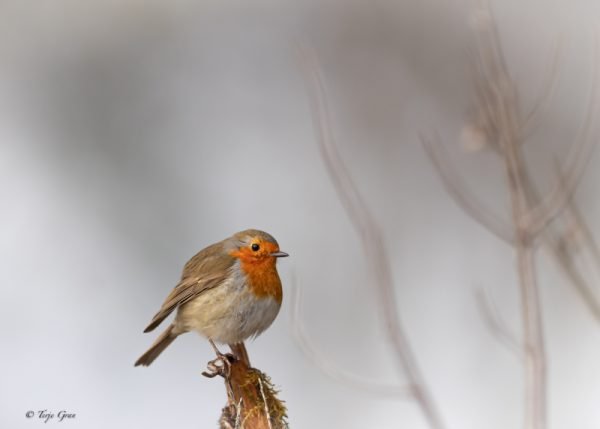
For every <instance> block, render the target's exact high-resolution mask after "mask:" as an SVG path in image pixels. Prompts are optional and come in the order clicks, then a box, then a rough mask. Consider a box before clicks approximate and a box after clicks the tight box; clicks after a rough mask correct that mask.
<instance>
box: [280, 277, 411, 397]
mask: <svg viewBox="0 0 600 429" xmlns="http://www.w3.org/2000/svg"><path fill="white" fill-rule="evenodd" d="M292 287H293V292H292V298H291V300H292V304H291V305H292V311H291V313H290V317H291V322H290V324H291V326H292V335H293V336H294V340H295V341H296V343H297V344H298V346H299V347H300V350H302V352H303V353H304V355H305V356H306V357H307V358H308V359H309V360H310V361H311V362H312V364H313V365H314V366H315V367H317V368H319V369H320V370H321V371H322V372H323V373H324V374H325V375H327V376H328V377H330V378H331V379H333V380H335V381H337V382H339V383H341V384H345V385H348V386H351V387H354V388H356V389H360V390H363V391H366V392H369V393H373V394H375V395H382V396H388V397H398V398H402V399H412V396H411V391H410V389H409V388H408V387H402V386H398V385H392V384H382V383H376V382H374V381H372V380H368V379H365V378H362V377H359V376H357V375H355V374H353V373H351V372H349V371H345V370H344V369H342V368H341V367H340V366H339V364H337V363H335V362H334V361H332V360H331V359H329V358H327V357H326V356H325V355H324V354H322V353H320V352H319V351H318V349H317V348H316V347H314V346H313V344H312V342H311V341H310V336H309V335H308V334H307V332H306V329H305V327H304V325H303V324H302V320H303V319H302V316H301V305H302V304H301V303H302V297H301V291H300V289H299V288H298V287H296V285H295V281H294V280H292Z"/></svg>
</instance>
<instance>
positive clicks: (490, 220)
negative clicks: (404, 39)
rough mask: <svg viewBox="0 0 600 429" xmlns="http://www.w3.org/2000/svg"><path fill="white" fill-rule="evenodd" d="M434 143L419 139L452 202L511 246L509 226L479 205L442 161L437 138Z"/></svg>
mask: <svg viewBox="0 0 600 429" xmlns="http://www.w3.org/2000/svg"><path fill="white" fill-rule="evenodd" d="M434 141H436V142H437V143H435V145H434V143H433V142H432V141H430V140H428V139H426V138H424V137H421V142H422V144H423V147H424V148H425V150H426V152H427V155H429V159H430V160H431V161H432V163H433V165H434V167H435V169H436V171H437V173H438V174H439V176H440V178H441V179H442V183H443V185H444V187H445V188H446V191H447V192H448V193H449V194H450V196H451V197H452V199H453V200H454V202H455V203H456V204H457V205H458V206H459V207H460V208H462V209H463V210H464V211H465V213H467V214H468V215H469V216H470V217H471V218H472V219H473V220H475V221H476V222H477V223H479V224H480V225H481V226H483V227H484V228H485V229H487V230H488V231H490V232H491V233H492V234H494V235H495V236H496V237H498V238H499V239H501V240H502V241H504V242H505V243H508V244H510V245H512V244H513V243H514V238H513V235H512V231H510V228H509V226H508V225H507V224H506V223H505V222H504V221H503V220H502V219H500V218H499V217H498V216H496V215H495V214H494V213H493V212H492V211H490V210H489V209H487V208H486V207H485V206H484V205H483V204H481V203H479V202H478V201H477V197H475V196H474V195H473V194H471V193H470V192H469V191H468V186H466V184H465V183H464V181H463V180H462V179H461V178H460V176H459V175H458V174H457V173H456V172H455V171H454V169H453V168H452V167H450V166H447V165H446V164H447V161H446V162H444V161H443V160H444V159H447V156H446V155H445V154H440V153H439V152H442V151H443V148H442V145H441V144H440V143H439V136H438V137H437V138H435V139H434Z"/></svg>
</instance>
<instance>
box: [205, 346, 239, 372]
mask: <svg viewBox="0 0 600 429" xmlns="http://www.w3.org/2000/svg"><path fill="white" fill-rule="evenodd" d="M234 362H235V356H233V355H232V354H231V353H225V354H223V353H221V352H219V353H218V354H217V357H216V359H213V360H211V361H209V362H208V363H207V364H206V368H207V371H204V372H202V375H203V376H205V377H208V378H214V377H216V376H217V375H220V376H221V377H229V373H230V372H231V364H232V363H234Z"/></svg>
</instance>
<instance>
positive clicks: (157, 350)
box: [135, 325, 179, 366]
mask: <svg viewBox="0 0 600 429" xmlns="http://www.w3.org/2000/svg"><path fill="white" fill-rule="evenodd" d="M173 328H174V326H173V325H170V326H169V327H168V328H167V329H166V330H165V331H164V332H163V333H162V334H160V336H159V337H158V338H157V339H156V341H154V344H152V346H151V347H150V348H149V349H148V351H147V352H146V353H144V354H143V355H142V356H141V357H140V358H139V359H138V360H137V361H136V362H135V366H138V365H142V366H148V365H150V364H151V363H152V362H154V359H156V358H157V357H158V355H159V354H161V353H162V352H163V350H164V349H166V348H167V347H168V346H169V344H171V343H172V342H173V341H174V340H175V338H177V336H178V335H179V334H175V333H173Z"/></svg>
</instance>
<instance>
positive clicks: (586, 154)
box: [528, 43, 598, 234]
mask: <svg viewBox="0 0 600 429" xmlns="http://www.w3.org/2000/svg"><path fill="white" fill-rule="evenodd" d="M597 89H598V49H597V43H596V49H594V61H593V72H592V90H591V92H590V98H589V101H588V106H587V110H586V116H585V120H584V123H583V127H582V128H581V129H580V133H579V136H578V137H577V138H576V139H575V143H574V144H573V146H572V151H571V155H570V156H569V158H571V159H572V161H571V163H570V166H569V167H568V168H567V171H566V173H564V174H563V175H562V176H563V178H562V179H560V180H557V183H556V185H555V186H554V189H553V190H552V191H550V193H549V194H548V196H547V197H546V198H545V199H544V201H542V202H540V203H539V204H538V205H537V206H536V207H535V208H534V209H533V210H532V211H531V213H530V214H528V218H529V220H528V221H529V222H531V224H532V232H533V233H534V234H539V233H540V232H541V231H542V230H543V229H544V228H546V226H547V225H548V224H550V223H551V222H552V221H553V220H554V219H556V217H557V216H558V215H560V213H561V212H562V210H563V209H564V208H565V207H566V206H567V204H568V203H569V200H570V199H571V198H572V196H573V194H574V192H575V189H576V188H577V185H578V184H579V182H580V180H581V177H582V176H583V173H584V171H585V169H586V166H587V165H588V163H589V161H590V159H591V158H592V157H591V154H592V151H593V150H594V148H595V146H596V145H595V140H596V139H593V138H590V130H591V128H592V125H593V122H594V119H595V118H596V116H597V115H596V109H597V97H598V94H597ZM596 134H597V133H596Z"/></svg>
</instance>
